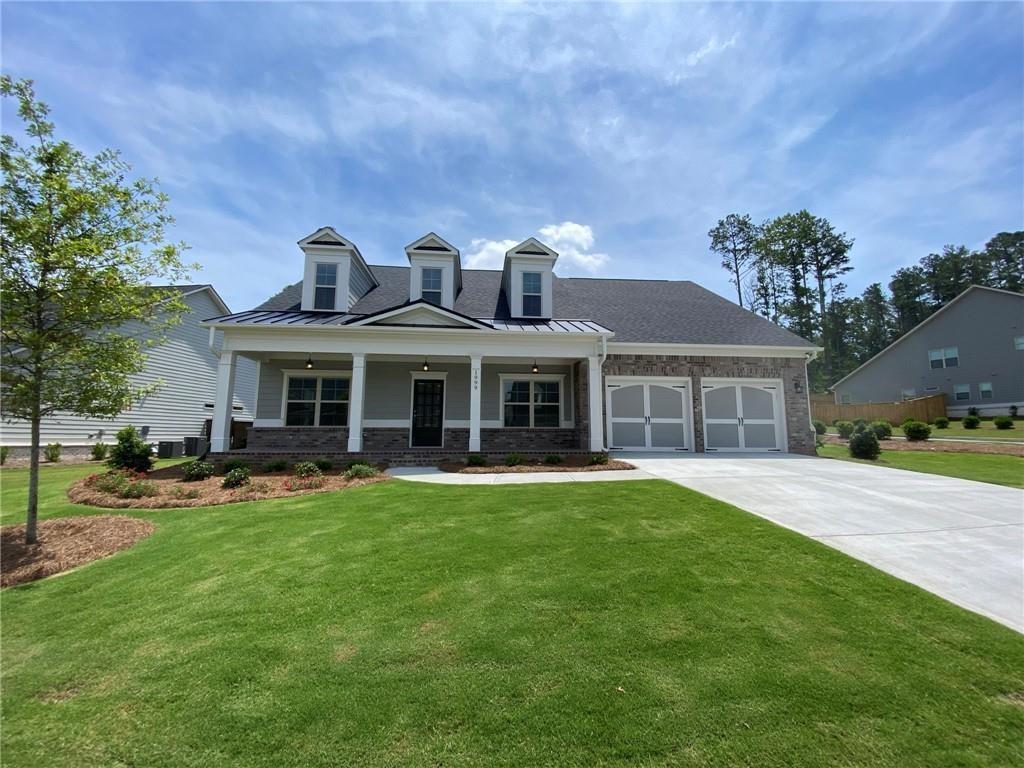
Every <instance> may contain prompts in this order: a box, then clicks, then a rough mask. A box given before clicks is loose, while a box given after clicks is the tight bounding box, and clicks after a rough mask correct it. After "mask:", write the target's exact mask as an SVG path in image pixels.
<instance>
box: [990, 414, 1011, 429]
mask: <svg viewBox="0 0 1024 768" xmlns="http://www.w3.org/2000/svg"><path fill="white" fill-rule="evenodd" d="M992 423H993V424H995V425H996V429H1013V419H1011V418H1010V417H1009V416H996V417H995V418H994V419H992Z"/></svg>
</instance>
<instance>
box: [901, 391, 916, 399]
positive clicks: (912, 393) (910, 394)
mask: <svg viewBox="0 0 1024 768" xmlns="http://www.w3.org/2000/svg"><path fill="white" fill-rule="evenodd" d="M900 397H901V398H903V399H904V400H910V399H912V398H915V397H917V390H916V389H904V390H903V391H902V392H900Z"/></svg>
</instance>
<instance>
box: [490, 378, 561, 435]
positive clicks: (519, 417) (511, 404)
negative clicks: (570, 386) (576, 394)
mask: <svg viewBox="0 0 1024 768" xmlns="http://www.w3.org/2000/svg"><path fill="white" fill-rule="evenodd" d="M561 398H562V382H561V380H551V381H542V380H537V379H523V380H519V379H505V380H503V381H502V403H503V405H504V424H505V426H506V427H557V426H559V425H560V424H561V421H562V417H561V413H562V411H561Z"/></svg>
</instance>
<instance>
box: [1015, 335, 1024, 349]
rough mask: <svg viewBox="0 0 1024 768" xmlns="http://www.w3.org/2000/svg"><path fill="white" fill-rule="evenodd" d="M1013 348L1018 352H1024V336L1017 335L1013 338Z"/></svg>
mask: <svg viewBox="0 0 1024 768" xmlns="http://www.w3.org/2000/svg"><path fill="white" fill-rule="evenodd" d="M1013 348H1014V349H1016V350H1017V351H1018V352H1024V336H1017V337H1016V338H1015V339H1014V340H1013Z"/></svg>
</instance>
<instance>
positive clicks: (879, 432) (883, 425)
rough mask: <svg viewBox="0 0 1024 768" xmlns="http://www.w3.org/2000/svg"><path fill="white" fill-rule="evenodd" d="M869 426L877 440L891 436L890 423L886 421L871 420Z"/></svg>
mask: <svg viewBox="0 0 1024 768" xmlns="http://www.w3.org/2000/svg"><path fill="white" fill-rule="evenodd" d="M869 426H870V427H871V431H872V432H874V433H875V437H877V438H878V439H879V440H888V439H889V438H890V437H892V424H890V423H889V422H888V421H872V422H871V424H870V425H869Z"/></svg>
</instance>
